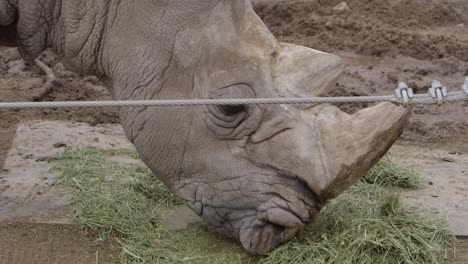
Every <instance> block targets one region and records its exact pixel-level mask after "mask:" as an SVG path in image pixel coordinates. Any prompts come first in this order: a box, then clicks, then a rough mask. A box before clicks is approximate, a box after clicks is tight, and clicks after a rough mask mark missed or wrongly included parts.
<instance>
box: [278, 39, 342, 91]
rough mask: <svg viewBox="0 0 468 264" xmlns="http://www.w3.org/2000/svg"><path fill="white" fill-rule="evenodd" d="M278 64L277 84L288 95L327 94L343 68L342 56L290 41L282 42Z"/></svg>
mask: <svg viewBox="0 0 468 264" xmlns="http://www.w3.org/2000/svg"><path fill="white" fill-rule="evenodd" d="M275 66H276V67H274V79H275V82H276V87H280V89H281V91H280V94H282V95H283V96H286V97H314V96H322V95H325V94H327V93H328V92H329V91H330V90H331V89H332V88H333V87H334V86H335V84H336V81H337V80H338V78H339V77H340V76H341V74H342V73H343V71H344V63H343V60H342V59H341V58H340V57H338V56H336V55H333V54H330V53H325V52H322V51H318V50H314V49H310V48H307V47H303V46H297V45H294V44H289V43H280V53H279V56H278V61H277V63H276V64H275Z"/></svg>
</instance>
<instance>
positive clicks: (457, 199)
mask: <svg viewBox="0 0 468 264" xmlns="http://www.w3.org/2000/svg"><path fill="white" fill-rule="evenodd" d="M391 152H392V153H393V154H394V155H395V156H397V157H398V158H399V160H400V161H401V162H402V163H403V164H404V165H407V166H410V167H413V168H414V169H416V171H417V172H418V173H419V174H420V175H421V176H422V177H423V179H424V180H425V182H426V184H427V186H426V187H425V188H424V189H422V190H417V191H410V192H405V193H404V194H403V195H404V200H405V202H406V204H408V205H409V206H412V207H416V208H420V209H423V210H425V211H428V212H430V213H434V214H439V215H441V216H447V217H448V220H449V224H450V228H451V230H452V231H453V232H454V234H455V235H456V236H458V237H468V153H461V152H457V151H450V150H447V149H440V148H432V147H431V146H425V147H421V146H411V145H396V146H394V147H393V148H392V149H391Z"/></svg>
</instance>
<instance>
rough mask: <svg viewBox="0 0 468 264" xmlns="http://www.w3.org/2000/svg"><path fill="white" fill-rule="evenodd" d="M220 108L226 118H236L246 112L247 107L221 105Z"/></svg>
mask: <svg viewBox="0 0 468 264" xmlns="http://www.w3.org/2000/svg"><path fill="white" fill-rule="evenodd" d="M218 108H219V110H220V111H221V113H223V114H224V115H226V116H234V115H237V114H240V113H242V112H245V111H246V106H245V105H220V106H218Z"/></svg>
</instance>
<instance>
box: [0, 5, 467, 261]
mask: <svg viewBox="0 0 468 264" xmlns="http://www.w3.org/2000/svg"><path fill="white" fill-rule="evenodd" d="M258 2H259V3H258V4H257V6H256V10H257V11H258V13H259V15H260V17H261V18H262V19H264V21H265V22H266V24H267V25H268V26H269V28H270V29H271V30H272V32H273V33H274V34H275V35H276V36H277V37H278V39H279V40H281V41H287V42H293V43H296V44H300V45H305V46H309V47H312V48H315V49H319V50H323V51H327V52H332V53H336V54H338V55H340V56H342V57H343V58H344V59H345V61H346V62H347V64H348V68H347V69H346V71H345V74H344V76H343V77H342V78H341V79H340V81H339V82H338V84H337V87H336V89H335V90H334V91H333V92H332V93H331V95H387V94H391V93H393V90H394V89H395V87H396V85H397V83H398V82H399V81H407V82H408V83H409V85H410V86H411V87H412V88H414V89H415V91H416V92H417V93H426V91H427V89H428V88H429V86H430V82H431V81H432V80H433V79H438V80H440V81H442V82H443V83H444V84H446V85H447V86H448V87H449V89H451V90H459V89H460V87H461V83H462V81H463V77H464V76H468V2H467V0H392V1H390V0H348V1H347V3H348V5H349V7H350V9H351V11H350V12H348V13H341V14H337V13H335V12H334V11H333V7H334V6H335V5H336V4H338V3H339V2H341V1H339V0H258ZM42 60H43V61H44V62H45V63H46V64H48V65H49V66H51V67H52V68H53V69H54V71H55V72H56V74H57V75H58V77H59V82H58V83H57V85H55V87H54V89H53V90H52V92H51V94H49V95H48V96H46V97H45V98H43V99H42V100H105V99H110V96H109V94H108V93H107V91H106V90H105V88H104V87H103V85H102V84H101V83H100V82H99V81H98V80H97V79H96V78H95V77H91V76H80V75H77V74H74V73H72V72H70V71H67V70H66V69H64V67H63V66H62V65H61V64H60V63H57V61H56V59H55V58H54V56H52V55H50V54H48V53H47V54H45V55H44V57H43V58H42ZM43 79H44V76H43V75H42V73H41V72H40V71H39V69H38V68H37V67H36V66H35V65H29V64H25V63H24V62H23V61H22V60H21V58H20V57H19V55H18V53H17V51H16V50H15V49H12V48H1V47H0V101H3V102H6V101H32V98H33V96H34V95H36V94H38V93H39V91H40V90H41V86H42V84H43V81H44V80H43ZM364 106H365V105H360V106H349V105H343V106H340V107H341V108H343V109H344V110H346V111H348V112H353V111H355V110H356V109H357V108H359V107H364ZM467 111H468V104H467V103H457V104H450V105H444V106H442V107H434V106H426V107H417V108H416V109H415V111H414V115H413V117H412V119H411V121H410V124H409V126H408V127H407V129H406V131H405V133H404V135H403V140H406V141H411V143H412V144H432V143H437V144H436V145H433V146H440V147H441V148H443V146H444V144H453V143H456V144H458V145H459V146H468V114H467ZM32 119H34V120H35V119H48V120H49V119H52V120H73V121H81V122H87V123H90V124H91V125H96V124H101V123H116V122H118V116H117V114H116V112H115V111H114V110H112V109H99V110H97V109H79V110H71V109H48V110H33V111H23V110H22V111H3V110H0V120H1V121H0V170H1V169H2V168H3V161H4V158H5V155H6V151H7V150H8V149H9V148H10V146H11V142H12V139H13V136H14V131H15V127H16V124H17V123H18V122H20V121H24V120H32ZM466 153H468V151H467V152H465V154H466ZM31 234H33V235H31ZM0 237H1V238H2V239H0V253H1V252H3V251H4V250H3V249H2V246H4V245H6V244H9V245H11V243H16V244H18V245H21V248H22V250H24V251H25V252H29V253H31V254H33V253H32V252H35V253H34V254H42V253H44V254H46V255H44V256H45V257H46V258H45V259H44V261H42V263H47V262H50V261H48V260H52V259H59V260H61V259H63V257H64V256H70V258H67V260H70V261H66V262H67V263H68V262H70V263H92V262H94V261H93V260H94V259H93V257H94V258H95V253H96V251H101V248H100V247H101V246H104V247H105V249H104V251H106V250H109V252H112V246H110V245H96V244H88V243H84V242H83V241H82V240H80V238H82V235H81V233H80V232H79V231H78V230H77V229H76V227H73V226H45V227H44V226H43V225H29V224H18V223H16V224H2V225H0ZM41 237H47V238H54V239H55V238H56V239H58V240H53V241H52V245H55V246H56V248H57V250H56V251H54V252H52V251H50V250H49V247H44V245H45V244H44V241H45V240H44V241H43V240H41V239H40V238H41ZM4 238H5V239H4ZM10 241H11V242H10ZM54 241H55V242H54ZM49 242H50V241H49ZM461 243H462V244H461V246H460V251H461V252H462V254H461V256H463V255H464V256H465V257H464V258H463V259H462V258H460V260H459V261H458V263H468V260H467V255H468V254H467V252H468V251H467V249H468V243H467V242H464V241H462V242H461ZM36 252H37V253H36ZM39 252H40V253H39ZM29 253H28V254H29ZM47 254H49V257H50V258H49V259H47ZM78 255H79V256H80V257H81V258H82V259H81V260H77V261H76V262H73V259H76V258H75V257H76V256H78ZM41 256H42V255H41ZM1 261H2V259H1V254H0V262H1ZM25 261H26V260H25ZM12 263H13V262H12ZM16 263H25V262H24V261H23V260H21V261H19V262H16ZM62 263H64V262H62ZM99 263H102V262H101V261H100V262H99Z"/></svg>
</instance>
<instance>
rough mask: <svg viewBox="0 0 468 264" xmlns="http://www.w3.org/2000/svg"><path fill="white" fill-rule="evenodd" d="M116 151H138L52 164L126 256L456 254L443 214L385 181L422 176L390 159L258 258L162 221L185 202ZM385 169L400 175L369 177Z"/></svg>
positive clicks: (195, 229) (295, 259)
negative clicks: (422, 209)
mask: <svg viewBox="0 0 468 264" xmlns="http://www.w3.org/2000/svg"><path fill="white" fill-rule="evenodd" d="M112 156H124V157H136V154H135V152H134V151H132V150H118V151H101V150H96V149H81V150H67V151H66V152H65V153H64V154H63V155H62V156H61V157H60V158H59V159H58V161H59V163H58V165H57V166H55V167H54V170H56V171H58V172H60V173H61V174H62V175H63V177H62V179H63V183H64V184H65V185H67V186H70V187H71V188H72V189H73V203H74V206H75V210H76V219H77V222H78V223H79V224H80V225H82V226H83V227H84V228H89V229H93V230H98V231H99V232H100V234H101V237H102V238H105V237H107V236H109V235H110V234H114V235H115V236H116V237H117V239H118V240H119V242H120V244H121V246H122V254H121V262H122V263H223V264H227V263H267V264H269V263H340V264H341V263H451V261H452V259H453V257H454V238H453V236H452V234H451V233H450V232H449V231H448V229H447V224H446V222H445V221H444V220H443V219H434V218H432V217H428V216H427V215H423V214H420V213H418V212H415V211H413V210H410V209H408V208H406V207H405V206H403V205H402V204H401V202H400V198H399V193H398V192H397V191H396V190H395V188H391V189H389V188H385V187H383V186H392V187H395V186H396V187H404V188H408V186H419V185H411V184H407V183H408V182H417V181H415V180H414V179H413V177H415V174H407V173H408V171H407V170H395V168H397V167H398V166H397V165H396V164H392V163H391V161H390V163H388V162H389V161H388V160H384V161H383V162H384V163H381V164H379V165H378V166H380V167H376V168H374V170H375V171H374V172H371V174H370V175H373V176H368V178H366V179H367V180H366V181H362V182H360V183H359V184H357V185H356V186H354V187H352V188H351V189H350V190H349V191H347V192H346V193H344V194H343V195H341V196H340V197H339V198H338V199H336V200H334V201H332V202H331V203H330V204H329V205H328V206H327V207H326V208H324V209H323V211H322V213H321V214H320V216H319V217H318V219H317V220H316V221H315V223H314V224H312V225H310V226H309V227H307V228H306V229H305V230H304V231H303V232H302V234H300V235H299V236H298V237H297V238H296V239H294V240H292V241H291V242H289V243H287V244H285V245H283V246H281V247H279V248H278V249H277V250H275V251H274V252H272V253H271V254H269V255H267V256H264V257H261V258H260V257H252V256H249V255H247V254H246V253H245V252H244V251H243V250H242V249H241V248H240V246H239V245H238V244H237V243H235V242H232V241H228V240H226V239H225V238H223V237H222V236H220V235H218V234H217V233H215V232H213V231H210V230H209V229H208V228H207V227H206V226H204V225H203V224H195V225H192V226H190V227H189V228H187V229H186V230H183V231H180V232H170V231H167V230H164V229H163V228H161V225H160V223H161V217H162V216H161V215H160V212H161V211H163V210H162V208H171V207H175V206H178V205H180V204H181V203H180V201H179V200H178V199H177V198H176V197H175V196H174V195H173V194H172V193H171V192H169V191H168V190H167V188H165V186H164V185H163V184H162V183H161V182H160V181H159V180H157V178H155V177H154V176H153V175H152V174H151V173H150V171H149V170H148V169H147V168H146V167H144V166H141V165H119V164H117V163H116V162H114V161H112V160H111V159H110V157H112ZM387 170H388V171H387ZM376 172H378V173H376ZM372 173H375V175H377V177H376V176H375V175H374V174H372ZM399 173H404V174H405V175H398V174H399ZM382 175H391V176H392V177H390V178H391V179H397V180H398V181H397V182H391V181H386V183H385V184H384V183H382V181H381V180H369V179H381V177H383V176H382ZM401 178H404V179H405V180H404V181H402V180H401ZM368 182H371V183H374V184H369V183H368ZM402 182H406V183H404V184H402Z"/></svg>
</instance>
